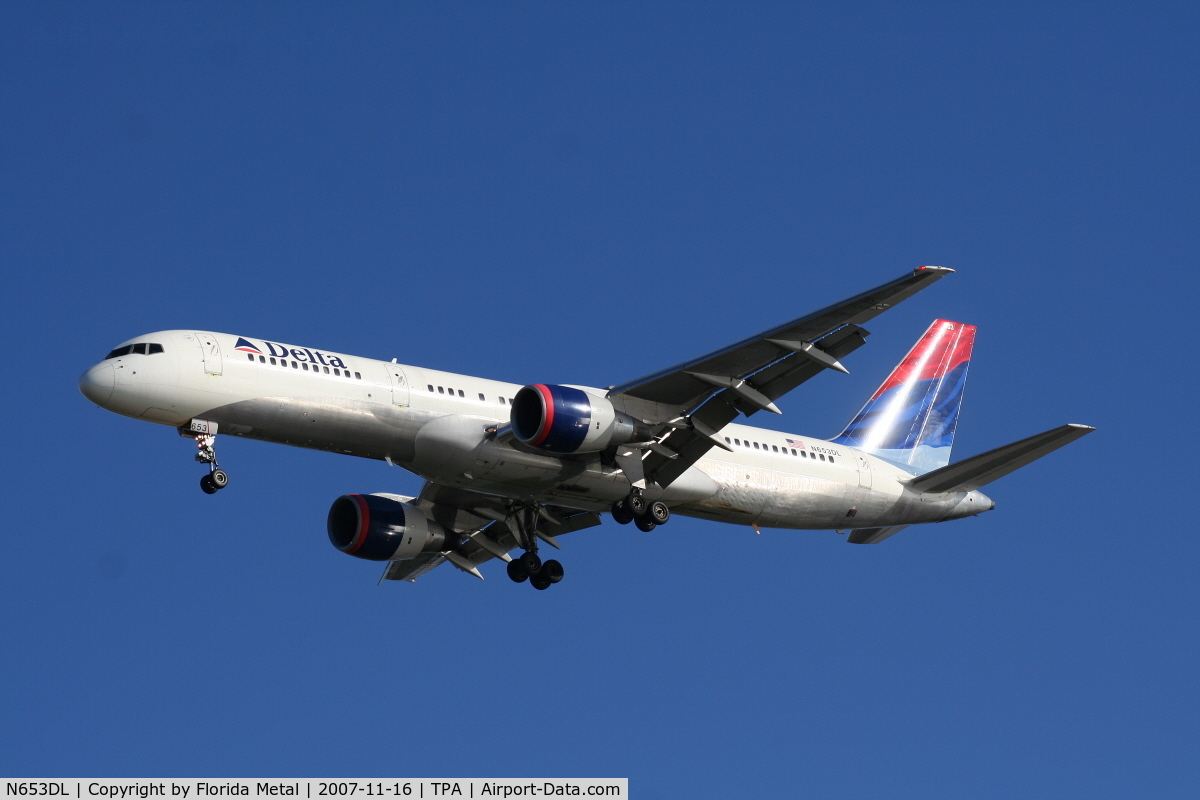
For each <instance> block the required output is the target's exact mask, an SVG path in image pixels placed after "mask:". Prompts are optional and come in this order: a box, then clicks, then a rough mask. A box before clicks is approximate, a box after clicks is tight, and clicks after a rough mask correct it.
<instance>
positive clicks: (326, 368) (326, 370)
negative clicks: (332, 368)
mask: <svg viewBox="0 0 1200 800" xmlns="http://www.w3.org/2000/svg"><path fill="white" fill-rule="evenodd" d="M325 374H326V375H328V374H329V367H325Z"/></svg>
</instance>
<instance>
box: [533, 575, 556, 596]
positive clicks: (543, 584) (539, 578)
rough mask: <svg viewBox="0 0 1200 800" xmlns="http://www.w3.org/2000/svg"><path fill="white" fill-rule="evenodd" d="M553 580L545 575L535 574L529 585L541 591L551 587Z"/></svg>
mask: <svg viewBox="0 0 1200 800" xmlns="http://www.w3.org/2000/svg"><path fill="white" fill-rule="evenodd" d="M551 583H552V581H551V580H550V579H549V578H547V577H546V576H545V575H534V576H533V577H532V578H530V579H529V585H530V586H532V587H533V588H535V589H537V590H538V591H539V592H541V591H545V590H546V589H549V588H550V584H551Z"/></svg>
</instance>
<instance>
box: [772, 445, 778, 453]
mask: <svg viewBox="0 0 1200 800" xmlns="http://www.w3.org/2000/svg"><path fill="white" fill-rule="evenodd" d="M771 452H772V453H778V452H779V448H778V447H776V446H775V445H771Z"/></svg>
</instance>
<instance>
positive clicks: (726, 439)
mask: <svg viewBox="0 0 1200 800" xmlns="http://www.w3.org/2000/svg"><path fill="white" fill-rule="evenodd" d="M725 444H729V437H728V436H726V437H725Z"/></svg>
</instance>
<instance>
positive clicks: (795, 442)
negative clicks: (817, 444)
mask: <svg viewBox="0 0 1200 800" xmlns="http://www.w3.org/2000/svg"><path fill="white" fill-rule="evenodd" d="M784 441H785V442H787V443H788V447H795V448H797V449H798V450H803V449H804V442H802V441H800V440H799V439H784Z"/></svg>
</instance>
